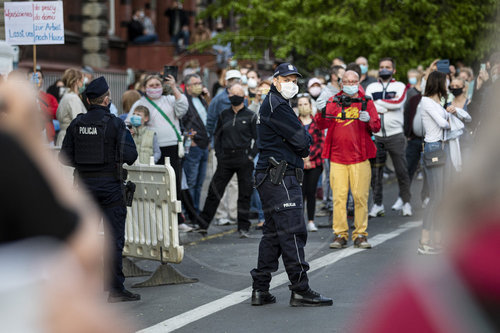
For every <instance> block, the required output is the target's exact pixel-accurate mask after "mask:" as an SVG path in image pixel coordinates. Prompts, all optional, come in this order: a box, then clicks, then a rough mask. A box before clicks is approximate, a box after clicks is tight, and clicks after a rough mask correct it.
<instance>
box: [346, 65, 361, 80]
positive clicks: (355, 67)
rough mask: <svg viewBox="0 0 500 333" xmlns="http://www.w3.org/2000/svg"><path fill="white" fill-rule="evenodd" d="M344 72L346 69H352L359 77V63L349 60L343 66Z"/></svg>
mask: <svg viewBox="0 0 500 333" xmlns="http://www.w3.org/2000/svg"><path fill="white" fill-rule="evenodd" d="M345 70H346V72H347V71H354V72H356V73H357V74H358V76H359V77H361V67H359V65H358V64H357V63H355V62H351V63H349V64H348V65H347V66H346V68H345Z"/></svg>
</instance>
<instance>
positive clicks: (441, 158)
mask: <svg viewBox="0 0 500 333" xmlns="http://www.w3.org/2000/svg"><path fill="white" fill-rule="evenodd" d="M445 164H446V153H445V151H444V149H443V148H442V147H441V149H440V150H435V151H428V152H424V165H425V166H426V167H428V168H434V167H439V166H444V165H445Z"/></svg>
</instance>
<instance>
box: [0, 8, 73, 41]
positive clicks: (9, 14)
mask: <svg viewBox="0 0 500 333" xmlns="http://www.w3.org/2000/svg"><path fill="white" fill-rule="evenodd" d="M4 5H5V11H4V16H5V40H6V41H7V43H9V44H14V45H34V44H64V19H63V2H62V1H37V2H5V3H4Z"/></svg>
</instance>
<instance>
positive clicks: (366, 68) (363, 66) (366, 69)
mask: <svg viewBox="0 0 500 333" xmlns="http://www.w3.org/2000/svg"><path fill="white" fill-rule="evenodd" d="M359 67H360V68H361V74H366V73H367V72H368V66H367V65H359Z"/></svg>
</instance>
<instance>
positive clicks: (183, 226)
mask: <svg viewBox="0 0 500 333" xmlns="http://www.w3.org/2000/svg"><path fill="white" fill-rule="evenodd" d="M177 228H178V229H179V231H180V232H190V231H193V228H191V227H190V226H188V225H187V224H186V223H182V224H179V225H178V226H177Z"/></svg>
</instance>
